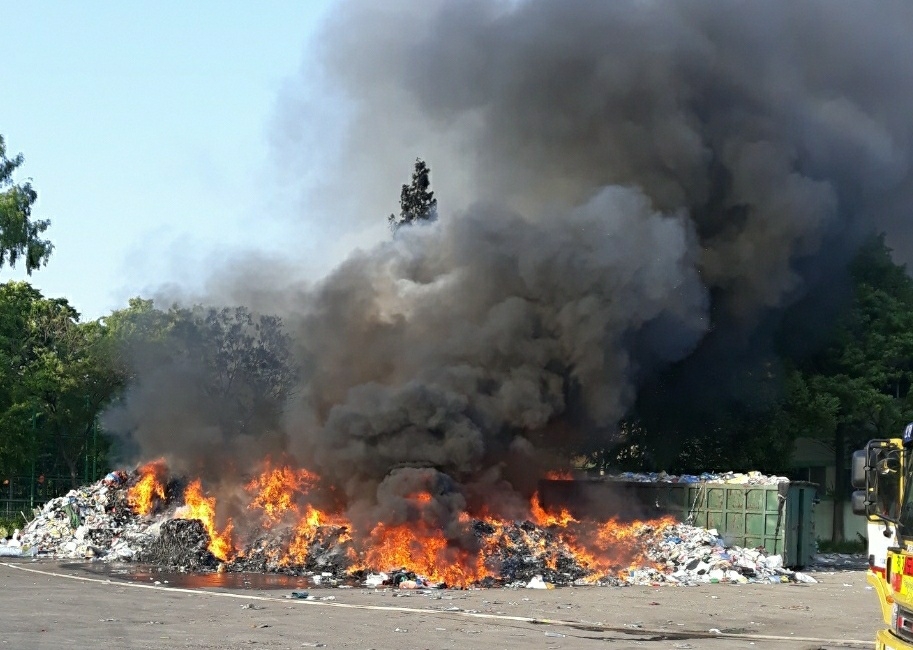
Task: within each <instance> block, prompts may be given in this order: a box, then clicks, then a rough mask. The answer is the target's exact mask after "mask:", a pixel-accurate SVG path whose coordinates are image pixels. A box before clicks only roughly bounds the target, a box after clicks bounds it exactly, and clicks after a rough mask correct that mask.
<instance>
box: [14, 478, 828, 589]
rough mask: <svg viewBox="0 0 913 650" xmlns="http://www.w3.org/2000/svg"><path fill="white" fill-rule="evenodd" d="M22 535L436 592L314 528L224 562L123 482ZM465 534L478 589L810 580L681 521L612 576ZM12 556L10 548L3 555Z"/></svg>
mask: <svg viewBox="0 0 913 650" xmlns="http://www.w3.org/2000/svg"><path fill="white" fill-rule="evenodd" d="M35 515H36V516H35V518H34V519H33V520H32V521H31V522H29V523H28V525H27V526H26V527H25V528H24V529H23V531H22V535H21V540H19V542H20V544H21V546H20V547H18V548H20V549H21V554H23V555H31V556H45V557H55V558H68V559H83V558H91V559H96V560H104V561H124V562H128V561H135V562H142V563H145V564H151V565H154V566H157V567H161V568H169V569H176V570H182V571H210V570H217V569H218V570H229V571H260V572H283V573H288V574H294V575H311V576H314V577H315V581H316V580H321V581H322V582H323V584H329V585H332V584H338V583H342V582H345V583H348V584H352V583H353V582H356V581H360V582H362V583H363V584H367V585H380V584H390V585H394V586H399V587H403V588H408V587H409V586H410V585H415V586H445V585H443V584H441V583H435V582H434V581H433V580H430V579H429V578H428V577H426V576H422V575H418V574H415V573H412V572H408V571H403V570H402V569H401V568H400V567H376V566H375V567H359V568H358V569H357V570H355V566H354V565H353V564H352V558H354V557H356V554H355V553H354V549H353V548H352V545H353V541H352V537H351V535H349V534H348V531H346V529H345V528H344V527H339V526H326V527H322V528H320V529H318V530H317V532H316V533H315V535H314V537H313V538H312V540H311V543H310V545H309V546H308V547H307V549H306V551H305V552H304V554H299V555H298V556H297V557H296V558H295V559H290V558H289V555H288V553H287V552H286V551H287V549H288V542H289V538H288V531H286V532H285V533H283V532H281V531H266V532H264V533H263V534H262V535H261V536H260V537H257V538H256V539H254V540H253V541H252V542H250V543H249V544H248V545H247V547H246V548H244V549H241V550H240V551H239V552H238V554H237V555H236V556H235V557H234V559H232V560H231V561H229V562H225V563H222V562H219V561H218V560H217V559H216V558H215V557H214V556H213V555H212V554H211V553H210V552H209V551H208V550H207V547H208V545H209V542H210V539H209V535H208V533H207V531H206V529H205V528H204V526H203V525H202V524H201V523H200V522H199V521H198V520H195V519H181V518H176V517H174V508H173V507H172V508H169V509H168V510H167V511H166V512H161V513H159V514H157V515H156V516H155V517H141V516H139V515H137V514H136V512H134V510H133V508H132V507H131V505H130V503H129V501H128V499H127V490H126V484H122V485H110V484H105V482H98V483H95V484H92V485H89V486H85V487H82V488H79V489H75V490H71V491H70V492H69V493H68V494H67V495H65V496H63V497H59V498H56V499H52V500H51V501H49V502H48V503H46V504H45V505H44V506H43V507H42V508H40V509H39V510H36V513H35ZM472 532H473V533H474V534H475V536H476V538H477V539H478V541H479V546H480V548H483V549H484V560H485V565H486V566H487V567H492V568H493V571H494V574H495V575H492V576H489V577H486V578H484V579H482V580H481V581H478V582H476V583H475V584H476V585H478V586H488V587H496V586H505V587H521V586H522V587H530V588H549V587H550V586H556V585H557V586H562V585H571V584H574V585H584V584H596V585H604V586H609V585H615V586H619V585H666V584H668V585H694V584H701V583H717V582H719V583H738V584H743V583H747V582H813V581H814V579H813V578H811V577H809V576H807V575H805V574H802V573H797V572H794V571H791V570H789V569H786V568H784V567H783V562H782V559H781V557H780V556H779V555H767V554H766V553H765V551H764V550H763V549H745V548H739V547H737V546H728V545H727V544H726V543H725V541H724V540H723V538H721V537H720V535H718V534H717V531H715V530H706V529H703V528H698V527H694V526H690V525H686V524H672V523H668V524H663V525H657V526H651V525H644V526H643V527H642V528H641V529H640V530H639V531H638V533H637V534H636V535H635V536H634V537H633V538H632V539H630V540H627V541H626V543H628V544H631V545H633V546H632V549H633V553H632V555H631V556H632V557H637V558H639V560H638V561H637V563H636V564H635V565H634V566H618V567H615V569H616V570H615V571H613V572H612V573H613V574H614V575H613V576H612V577H598V576H594V573H593V570H592V567H591V566H590V565H588V564H587V562H586V560H585V557H584V556H583V555H581V554H580V553H578V552H576V549H574V548H573V547H572V545H571V544H570V542H569V541H568V539H566V538H565V537H564V535H563V534H562V531H561V530H560V529H555V528H553V527H549V526H538V525H536V524H534V523H532V522H530V521H515V522H500V523H499V524H498V525H496V526H495V525H492V524H491V523H490V522H489V521H475V522H473V524H472ZM8 550H9V551H10V552H9V553H4V555H12V554H18V552H19V551H17V552H16V553H13V552H12V550H13V549H8Z"/></svg>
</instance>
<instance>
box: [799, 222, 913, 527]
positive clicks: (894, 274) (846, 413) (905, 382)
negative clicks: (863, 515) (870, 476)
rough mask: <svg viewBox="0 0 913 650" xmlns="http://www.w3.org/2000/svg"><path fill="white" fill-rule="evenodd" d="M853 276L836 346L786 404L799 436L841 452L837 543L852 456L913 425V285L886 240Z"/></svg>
mask: <svg viewBox="0 0 913 650" xmlns="http://www.w3.org/2000/svg"><path fill="white" fill-rule="evenodd" d="M851 273H852V277H853V281H854V294H853V301H852V303H851V305H850V307H849V308H848V309H847V310H846V311H845V312H844V314H843V316H842V317H841V318H840V319H839V320H838V323H837V327H836V331H835V334H834V336H833V337H832V339H831V341H830V343H829V344H828V345H827V346H825V347H824V349H822V350H821V351H820V352H819V353H818V354H816V355H813V356H811V357H809V358H807V359H805V360H803V361H802V362H801V363H799V364H797V365H796V368H795V370H794V371H793V373H792V376H791V379H790V384H791V386H790V393H789V396H788V399H787V403H786V409H787V411H788V412H789V414H790V417H791V418H792V419H793V422H794V424H793V426H794V428H795V429H796V431H802V432H804V435H812V436H814V437H818V438H819V439H821V440H823V441H825V442H826V443H827V444H828V445H829V446H831V448H832V449H833V450H834V463H835V465H836V468H837V473H836V479H835V483H834V496H835V498H834V519H833V521H834V530H833V539H835V540H840V539H842V535H843V499H844V497H845V496H846V495H847V494H848V492H849V475H848V472H847V468H848V458H849V453H850V451H851V450H852V449H855V448H857V447H859V446H861V445H863V444H864V443H865V441H866V440H868V439H870V438H887V437H892V436H896V435H898V434H899V433H900V431H901V430H902V428H903V425H904V423H906V422H908V421H910V420H911V419H913V395H911V393H910V387H911V385H913V279H911V278H910V276H909V275H908V274H907V272H906V269H905V268H904V267H903V266H900V265H898V264H895V263H894V262H893V260H892V259H891V255H890V250H889V249H888V248H887V247H886V246H885V244H884V239H883V237H880V238H877V239H874V240H872V241H871V242H869V244H868V245H866V246H865V247H864V248H863V249H862V250H861V251H860V252H859V254H858V255H857V257H856V259H855V261H854V262H853V265H852V267H851Z"/></svg>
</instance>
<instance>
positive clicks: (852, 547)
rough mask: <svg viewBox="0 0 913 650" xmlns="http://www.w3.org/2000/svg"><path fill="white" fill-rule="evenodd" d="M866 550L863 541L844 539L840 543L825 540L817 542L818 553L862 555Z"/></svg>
mask: <svg viewBox="0 0 913 650" xmlns="http://www.w3.org/2000/svg"><path fill="white" fill-rule="evenodd" d="M866 548H867V546H866V542H865V540H863V539H846V540H844V541H842V542H832V541H830V540H827V539H819V540H818V552H819V553H851V554H853V555H864V554H865V552H866Z"/></svg>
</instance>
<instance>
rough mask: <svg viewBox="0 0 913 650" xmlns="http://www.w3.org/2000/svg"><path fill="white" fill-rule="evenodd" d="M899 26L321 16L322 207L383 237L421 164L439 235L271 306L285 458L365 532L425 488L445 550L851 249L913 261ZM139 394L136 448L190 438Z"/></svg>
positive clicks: (897, 22) (543, 10)
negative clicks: (292, 351) (460, 527)
mask: <svg viewBox="0 0 913 650" xmlns="http://www.w3.org/2000/svg"><path fill="white" fill-rule="evenodd" d="M911 29H913V8H911V6H910V5H909V4H907V3H899V2H898V3H879V4H878V5H877V6H876V5H871V4H864V3H849V2H806V3H794V2H791V1H790V2H786V1H779V0H777V1H769V2H764V3H749V2H731V3H719V2H710V1H695V2H678V3H665V2H651V1H637V2H575V1H573V0H569V1H565V2H544V1H526V2H523V1H520V2H516V1H513V2H495V1H491V0H487V1H484V2H483V1H472V0H450V1H438V2H423V3H414V2H410V3H388V2H385V3H370V2H359V3H344V4H341V5H340V6H338V7H337V8H336V10H335V11H334V13H333V14H332V15H331V17H330V19H329V21H328V23H327V25H326V28H325V31H324V34H323V36H322V38H321V39H320V40H319V43H318V51H319V52H320V53H321V56H322V60H323V64H324V66H325V70H324V72H325V76H326V78H327V79H329V80H330V82H331V83H332V84H333V86H332V91H333V95H334V97H337V98H338V97H340V96H341V97H344V99H345V101H346V106H347V115H348V119H349V122H348V126H347V128H346V130H345V141H344V142H343V144H342V149H341V150H342V151H343V154H342V155H341V157H340V159H339V160H338V161H337V163H338V165H336V166H334V172H335V171H338V170H345V174H344V175H342V174H340V177H341V178H342V181H341V182H340V183H339V184H334V182H333V181H327V183H326V185H325V192H324V193H323V194H322V195H324V196H335V197H340V196H341V197H344V198H345V200H346V201H347V202H339V203H337V204H334V207H335V208H338V209H340V210H342V211H343V212H342V213H343V214H347V213H348V212H346V210H345V208H346V207H348V208H350V209H352V210H356V211H357V212H358V213H359V214H360V215H362V216H360V217H358V218H352V219H349V220H348V221H347V220H345V219H343V220H342V223H344V224H346V226H345V227H347V228H351V229H354V230H358V229H360V228H363V226H364V224H365V223H366V221H363V220H362V219H370V220H371V222H372V223H373V224H377V226H376V227H377V228H382V227H383V224H384V219H383V215H384V214H387V213H389V212H390V210H389V209H388V208H387V206H388V205H389V202H390V199H391V197H393V198H395V196H396V195H397V189H396V188H397V187H398V186H399V183H401V182H402V180H403V177H404V176H405V175H406V173H407V172H408V164H409V161H411V160H413V159H414V158H415V156H416V155H422V156H424V157H426V159H427V160H428V162H429V163H430V164H431V167H432V170H433V174H434V175H433V178H432V182H433V184H434V186H435V189H436V190H437V195H438V197H439V199H440V206H441V213H442V216H441V219H440V220H439V221H438V222H436V223H434V224H430V225H425V226H419V227H413V228H405V229H402V230H401V231H400V232H399V233H398V234H397V236H396V237H394V238H393V239H392V240H389V241H386V242H384V243H381V244H378V245H375V246H373V247H370V248H368V249H366V250H362V251H359V252H356V253H355V254H353V255H351V257H349V259H347V260H346V261H345V262H344V263H342V264H341V265H339V266H338V268H336V269H335V270H334V271H333V272H331V273H330V274H329V275H328V276H327V277H326V278H325V279H323V280H322V281H320V282H319V283H316V284H315V285H314V286H312V287H298V288H296V289H295V290H294V291H289V292H277V291H275V287H271V288H270V289H271V293H270V296H274V297H275V298H276V304H275V306H274V309H273V310H272V311H274V312H276V313H282V314H284V315H285V316H286V325H287V326H288V330H289V333H290V334H291V336H292V339H293V340H294V342H295V346H296V352H297V354H298V358H299V359H300V361H301V377H302V381H301V385H300V386H299V387H298V390H296V391H294V397H293V398H292V399H291V400H290V401H289V403H288V404H287V405H286V409H285V425H284V432H283V433H284V439H285V441H286V447H285V451H286V452H287V453H289V454H291V455H293V457H294V458H296V459H297V460H298V461H299V462H300V463H301V464H302V465H304V466H306V467H308V468H311V469H313V470H314V471H316V472H317V473H319V474H321V475H322V476H323V477H324V478H325V479H326V480H328V481H330V482H331V483H332V484H333V485H334V486H336V487H337V488H338V490H339V493H340V494H342V495H343V497H342V498H344V500H345V502H346V503H347V504H348V508H349V511H350V513H352V514H353V516H355V517H356V519H357V520H360V521H363V522H371V521H377V520H378V519H383V520H388V521H390V520H397V519H398V520H404V519H406V518H408V517H412V516H415V513H414V512H413V511H414V506H410V503H409V502H408V500H407V499H404V497H405V496H407V495H409V494H413V493H414V492H416V491H417V490H419V489H421V490H429V491H431V492H432V494H433V495H434V496H435V499H434V501H433V502H432V503H431V505H429V506H428V508H429V510H428V512H426V513H424V514H423V516H425V517H426V518H431V519H433V520H434V521H436V522H439V523H440V525H441V526H442V527H444V528H445V529H446V528H447V527H448V525H449V524H450V523H452V522H453V521H454V520H455V517H454V514H455V513H456V512H458V511H460V510H462V509H464V508H465V507H467V506H470V507H472V506H473V505H478V504H480V503H483V502H484V503H486V504H487V505H488V506H489V507H491V508H496V509H500V510H501V511H502V512H505V513H506V512H508V511H510V509H511V508H512V507H513V504H515V503H519V499H520V497H521V496H525V495H526V494H527V493H528V491H529V487H530V486H529V482H530V480H531V479H534V478H535V477H536V469H537V468H538V467H541V466H542V465H543V462H544V461H543V458H544V454H543V450H549V449H555V448H561V447H567V448H573V447H574V446H575V445H580V444H583V443H585V442H587V441H590V442H592V441H593V440H594V439H598V440H609V439H610V438H611V437H612V436H613V435H615V433H616V432H615V427H616V424H617V422H618V421H619V419H620V418H622V417H623V416H624V415H625V414H626V413H627V412H628V410H629V409H630V408H631V406H632V404H633V403H634V400H635V398H636V395H637V390H638V387H639V386H642V385H643V383H644V382H646V381H648V380H649V379H651V378H652V377H655V376H656V373H658V372H659V371H661V370H663V369H664V368H667V367H668V366H669V365H670V364H672V363H683V364H688V363H690V362H692V360H693V363H694V364H695V366H694V367H695V368H699V369H701V370H702V371H703V372H706V373H711V372H714V369H717V370H718V369H719V367H718V366H717V365H716V364H723V361H721V357H722V356H726V357H727V358H730V359H731V358H733V357H736V358H737V357H739V353H746V350H744V349H742V350H737V352H738V353H737V354H730V353H731V352H732V350H733V346H734V347H735V348H739V346H742V347H750V345H753V344H754V343H752V342H756V341H758V340H763V339H764V338H765V336H764V330H770V329H772V328H773V327H775V326H776V324H777V323H778V322H779V315H780V314H782V313H783V312H784V311H785V310H786V309H788V308H790V307H794V306H796V305H798V304H800V303H802V301H806V300H810V299H812V298H813V297H814V296H818V295H820V294H822V293H823V292H824V293H826V292H829V291H833V290H835V287H834V285H835V284H836V282H835V278H836V277H839V271H840V270H841V269H842V268H843V267H844V266H845V264H846V262H847V260H848V259H849V257H850V256H851V255H852V253H853V251H854V250H855V248H856V247H857V246H858V244H859V243H860V241H862V238H863V237H865V236H867V235H868V234H869V233H871V232H873V231H874V230H877V229H884V230H887V232H888V234H889V240H890V241H893V242H894V244H895V246H897V247H902V246H903V244H904V243H906V242H907V241H908V236H909V232H910V231H909V228H908V227H907V221H908V220H907V213H906V210H907V206H908V205H909V200H910V199H911V187H913V185H911V181H910V167H909V166H910V154H911V132H910V124H911V121H910V116H911V115H913V97H911V93H913V75H911V69H913V65H911V63H910V62H911V61H913V41H911V39H910V38H909V33H910V32H911ZM295 111H296V105H295V104H294V103H292V102H290V103H289V104H288V106H287V107H286V109H285V114H284V116H283V120H282V123H283V124H291V123H293V122H294V117H295V115H296V113H295ZM299 117H300V119H301V121H302V122H304V121H306V119H305V116H304V115H301V116H299ZM288 137H289V139H290V140H291V141H294V139H295V134H294V133H288ZM394 163H395V164H394ZM901 252H903V251H901ZM251 289H252V288H251V287H249V286H246V287H244V286H239V287H238V288H237V290H236V295H243V294H244V292H245V291H248V290H251ZM262 303H263V300H262V296H261V297H260V299H259V303H258V304H259V305H260V308H262ZM721 341H723V342H725V343H720V342H721ZM720 349H725V350H726V351H727V354H726V355H722V354H720V353H719V350H720ZM715 350H716V352H715ZM723 365H724V364H723ZM720 367H721V366H720ZM140 382H141V383H142V378H141V380H140ZM149 395H150V391H148V390H147V391H139V392H137V398H136V400H134V402H133V403H131V404H130V412H131V413H132V414H133V417H134V418H135V424H134V428H135V430H136V432H135V438H136V440H137V441H138V442H139V444H140V445H141V446H142V447H143V448H148V447H149V446H150V444H151V442H152V441H156V442H155V445H156V446H157V447H158V448H161V447H162V446H163V444H165V445H167V441H168V440H170V439H172V438H176V437H177V438H180V439H182V440H184V441H186V440H187V439H188V438H190V439H192V438H193V437H194V435H195V433H194V429H193V427H192V426H188V427H186V428H182V427H180V426H178V425H177V422H178V421H181V420H183V421H186V422H188V423H192V422H194V421H195V417H196V416H195V415H194V414H192V408H191V409H190V411H191V412H185V410H184V408H183V407H182V408H181V410H180V411H179V412H177V413H174V416H173V417H169V418H167V419H168V420H169V422H171V426H170V427H169V429H168V431H163V430H161V429H159V428H157V427H155V426H152V425H150V424H149V423H150V422H153V420H152V419H151V418H150V419H149V420H145V419H144V414H145V413H160V412H161V411H163V410H164V411H166V412H167V411H169V409H170V408H173V407H175V406H177V405H178V404H180V402H176V403H174V404H170V403H162V402H158V401H156V400H155V399H149ZM140 396H143V399H142V400H140ZM137 400H140V401H137ZM128 402H129V400H128ZM185 406H186V405H185ZM156 419H157V420H162V419H163V418H162V417H161V416H159V417H157V418H156ZM163 440H164V441H165V443H162V441H163ZM271 440H272V443H273V445H272V446H275V444H274V443H275V438H271ZM244 448H245V450H248V451H249V449H250V445H244ZM238 464H239V465H241V466H245V465H246V466H250V465H251V464H252V461H251V459H250V458H246V459H242V458H239V459H238Z"/></svg>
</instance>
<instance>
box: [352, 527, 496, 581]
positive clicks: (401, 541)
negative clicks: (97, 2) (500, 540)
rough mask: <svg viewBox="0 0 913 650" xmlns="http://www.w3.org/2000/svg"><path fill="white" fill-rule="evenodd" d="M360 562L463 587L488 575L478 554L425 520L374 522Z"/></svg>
mask: <svg viewBox="0 0 913 650" xmlns="http://www.w3.org/2000/svg"><path fill="white" fill-rule="evenodd" d="M367 546H368V547H367V549H366V550H365V552H364V556H363V562H364V563H365V564H366V565H367V566H369V567H377V568H380V569H382V570H386V571H389V570H391V569H404V570H406V571H412V572H413V573H416V574H419V575H423V576H425V577H427V578H428V579H429V580H430V581H432V582H443V583H446V584H448V585H451V586H457V587H465V586H469V585H470V584H472V583H474V582H478V581H479V580H481V579H482V578H484V577H485V576H487V575H491V572H490V571H488V570H487V569H486V568H485V566H484V562H483V561H482V557H481V555H477V556H474V555H473V554H471V553H470V552H469V551H467V550H465V549H461V548H458V547H456V546H455V545H453V544H452V543H450V542H448V540H447V539H446V538H445V537H444V535H443V533H442V532H441V531H440V530H432V529H430V528H429V527H428V526H427V524H424V523H423V522H417V523H414V524H400V525H398V526H388V525H386V524H377V526H375V527H374V529H373V530H372V531H371V534H370V536H369V540H368V544H367Z"/></svg>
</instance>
